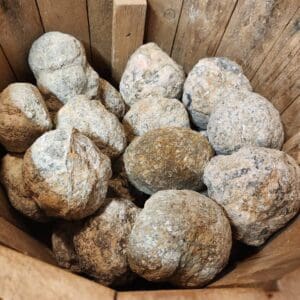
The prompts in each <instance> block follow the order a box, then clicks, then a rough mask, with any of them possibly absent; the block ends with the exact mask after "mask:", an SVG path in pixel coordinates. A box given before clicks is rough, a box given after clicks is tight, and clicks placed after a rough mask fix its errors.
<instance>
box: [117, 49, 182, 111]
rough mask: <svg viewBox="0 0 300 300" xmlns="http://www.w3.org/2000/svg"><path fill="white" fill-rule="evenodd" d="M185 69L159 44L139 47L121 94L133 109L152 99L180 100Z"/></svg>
mask: <svg viewBox="0 0 300 300" xmlns="http://www.w3.org/2000/svg"><path fill="white" fill-rule="evenodd" d="M184 80H185V74H184V71H183V68H182V67H181V66H179V65H178V64H177V63H176V62H175V61H174V60H173V59H172V58H171V57H169V56H168V54H167V53H165V52H164V51H162V50H161V49H160V48H159V47H158V46H157V45H156V44H155V43H148V44H145V45H142V46H141V47H139V48H138V49H137V50H136V51H135V52H134V53H133V54H132V55H131V57H130V59H129V61H128V62H127V65H126V68H125V71H124V73H123V75H122V78H121V82H120V92H121V94H122V96H123V99H124V101H125V102H126V104H128V105H129V106H131V105H133V104H134V103H135V102H138V101H139V100H141V99H144V98H147V97H149V96H154V97H157V96H160V97H165V98H177V99H180V97H181V95H182V87H183V83H184Z"/></svg>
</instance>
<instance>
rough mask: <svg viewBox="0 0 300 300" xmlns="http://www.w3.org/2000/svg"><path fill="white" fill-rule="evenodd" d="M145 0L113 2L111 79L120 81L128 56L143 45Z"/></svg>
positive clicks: (115, 81) (116, 81) (117, 0)
mask: <svg viewBox="0 0 300 300" xmlns="http://www.w3.org/2000/svg"><path fill="white" fill-rule="evenodd" d="M146 7H147V3H146V0H114V5H113V25H112V77H113V80H114V83H115V84H117V83H119V81H120V78H121V76H122V73H123V71H124V69H125V66H126V63H127V60H128V58H129V56H130V55H131V54H132V53H133V52H134V51H135V50H136V49H137V48H138V47H139V46H140V45H142V44H143V39H144V27H145V18H146Z"/></svg>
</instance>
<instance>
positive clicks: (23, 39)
mask: <svg viewBox="0 0 300 300" xmlns="http://www.w3.org/2000/svg"><path fill="white" fill-rule="evenodd" d="M42 33H43V27H42V24H41V22H40V16H39V12H38V9H37V6H36V3H35V0H2V1H0V44H1V46H2V48H3V50H4V52H5V54H6V55H7V58H8V60H9V62H10V65H11V66H12V68H13V70H14V73H15V74H16V76H17V79H18V80H23V81H27V80H31V79H32V78H33V76H32V74H31V72H30V70H29V67H28V64H27V57H28V51H29V49H30V46H31V44H32V42H33V41H34V40H35V39H36V38H38V37H39V36H40V35H41V34H42Z"/></svg>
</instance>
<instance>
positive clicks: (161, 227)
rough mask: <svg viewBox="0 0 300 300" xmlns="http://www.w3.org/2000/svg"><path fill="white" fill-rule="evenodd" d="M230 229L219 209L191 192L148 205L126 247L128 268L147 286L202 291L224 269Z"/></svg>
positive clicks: (170, 193) (159, 196)
mask: <svg viewBox="0 0 300 300" xmlns="http://www.w3.org/2000/svg"><path fill="white" fill-rule="evenodd" d="M231 243H232V240H231V229H230V224H229V221H228V220H227V218H226V216H225V213H224V212H223V210H222V208H221V207H220V206H218V205H217V204H216V203H215V202H214V201H213V200H211V199H209V198H207V197H205V196H204V195H201V194H199V193H196V192H194V191H189V190H181V191H178V190H165V191H160V192H157V193H156V194H154V195H152V196H151V197H150V199H148V200H147V202H146V204H145V207H144V209H143V210H142V211H141V213H140V214H139V215H138V217H137V218H136V222H135V224H134V226H133V229H132V231H131V234H130V236H129V243H128V259H129V264H130V268H131V269H132V270H133V271H134V272H136V273H137V274H139V275H140V276H142V277H144V278H146V279H147V280H150V281H168V282H171V283H172V284H174V285H177V286H180V287H200V286H203V285H204V284H206V283H208V282H209V281H210V280H211V279H213V278H214V277H215V275H216V274H218V273H219V272H220V271H221V270H222V269H223V268H224V266H225V265H226V264H227V261H228V258H229V254H230V249H231Z"/></svg>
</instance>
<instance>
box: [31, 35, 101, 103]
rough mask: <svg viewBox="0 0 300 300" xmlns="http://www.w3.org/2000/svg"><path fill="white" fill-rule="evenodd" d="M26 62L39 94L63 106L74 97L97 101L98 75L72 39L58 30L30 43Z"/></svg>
mask: <svg viewBox="0 0 300 300" xmlns="http://www.w3.org/2000/svg"><path fill="white" fill-rule="evenodd" d="M28 62H29V66H30V68H31V70H32V72H33V74H34V76H35V78H36V80H37V85H38V87H39V89H40V90H41V92H42V93H43V94H45V95H52V96H54V97H56V98H57V99H59V100H60V101H61V102H62V103H64V104H65V103H67V102H68V100H69V99H72V98H73V97H74V96H76V95H86V96H87V97H88V98H89V99H95V98H97V96H98V89H99V76H98V74H97V73H96V72H95V71H94V70H93V69H92V67H91V66H90V65H89V64H88V62H87V59H86V54H85V50H84V48H83V45H82V44H81V42H80V41H79V40H77V39H76V38H75V37H73V36H71V35H69V34H65V33H62V32H58V31H52V32H47V33H45V34H43V35H42V36H41V37H39V38H38V39H37V40H36V41H35V42H34V43H33V44H32V46H31V49H30V52H29V58H28Z"/></svg>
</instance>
